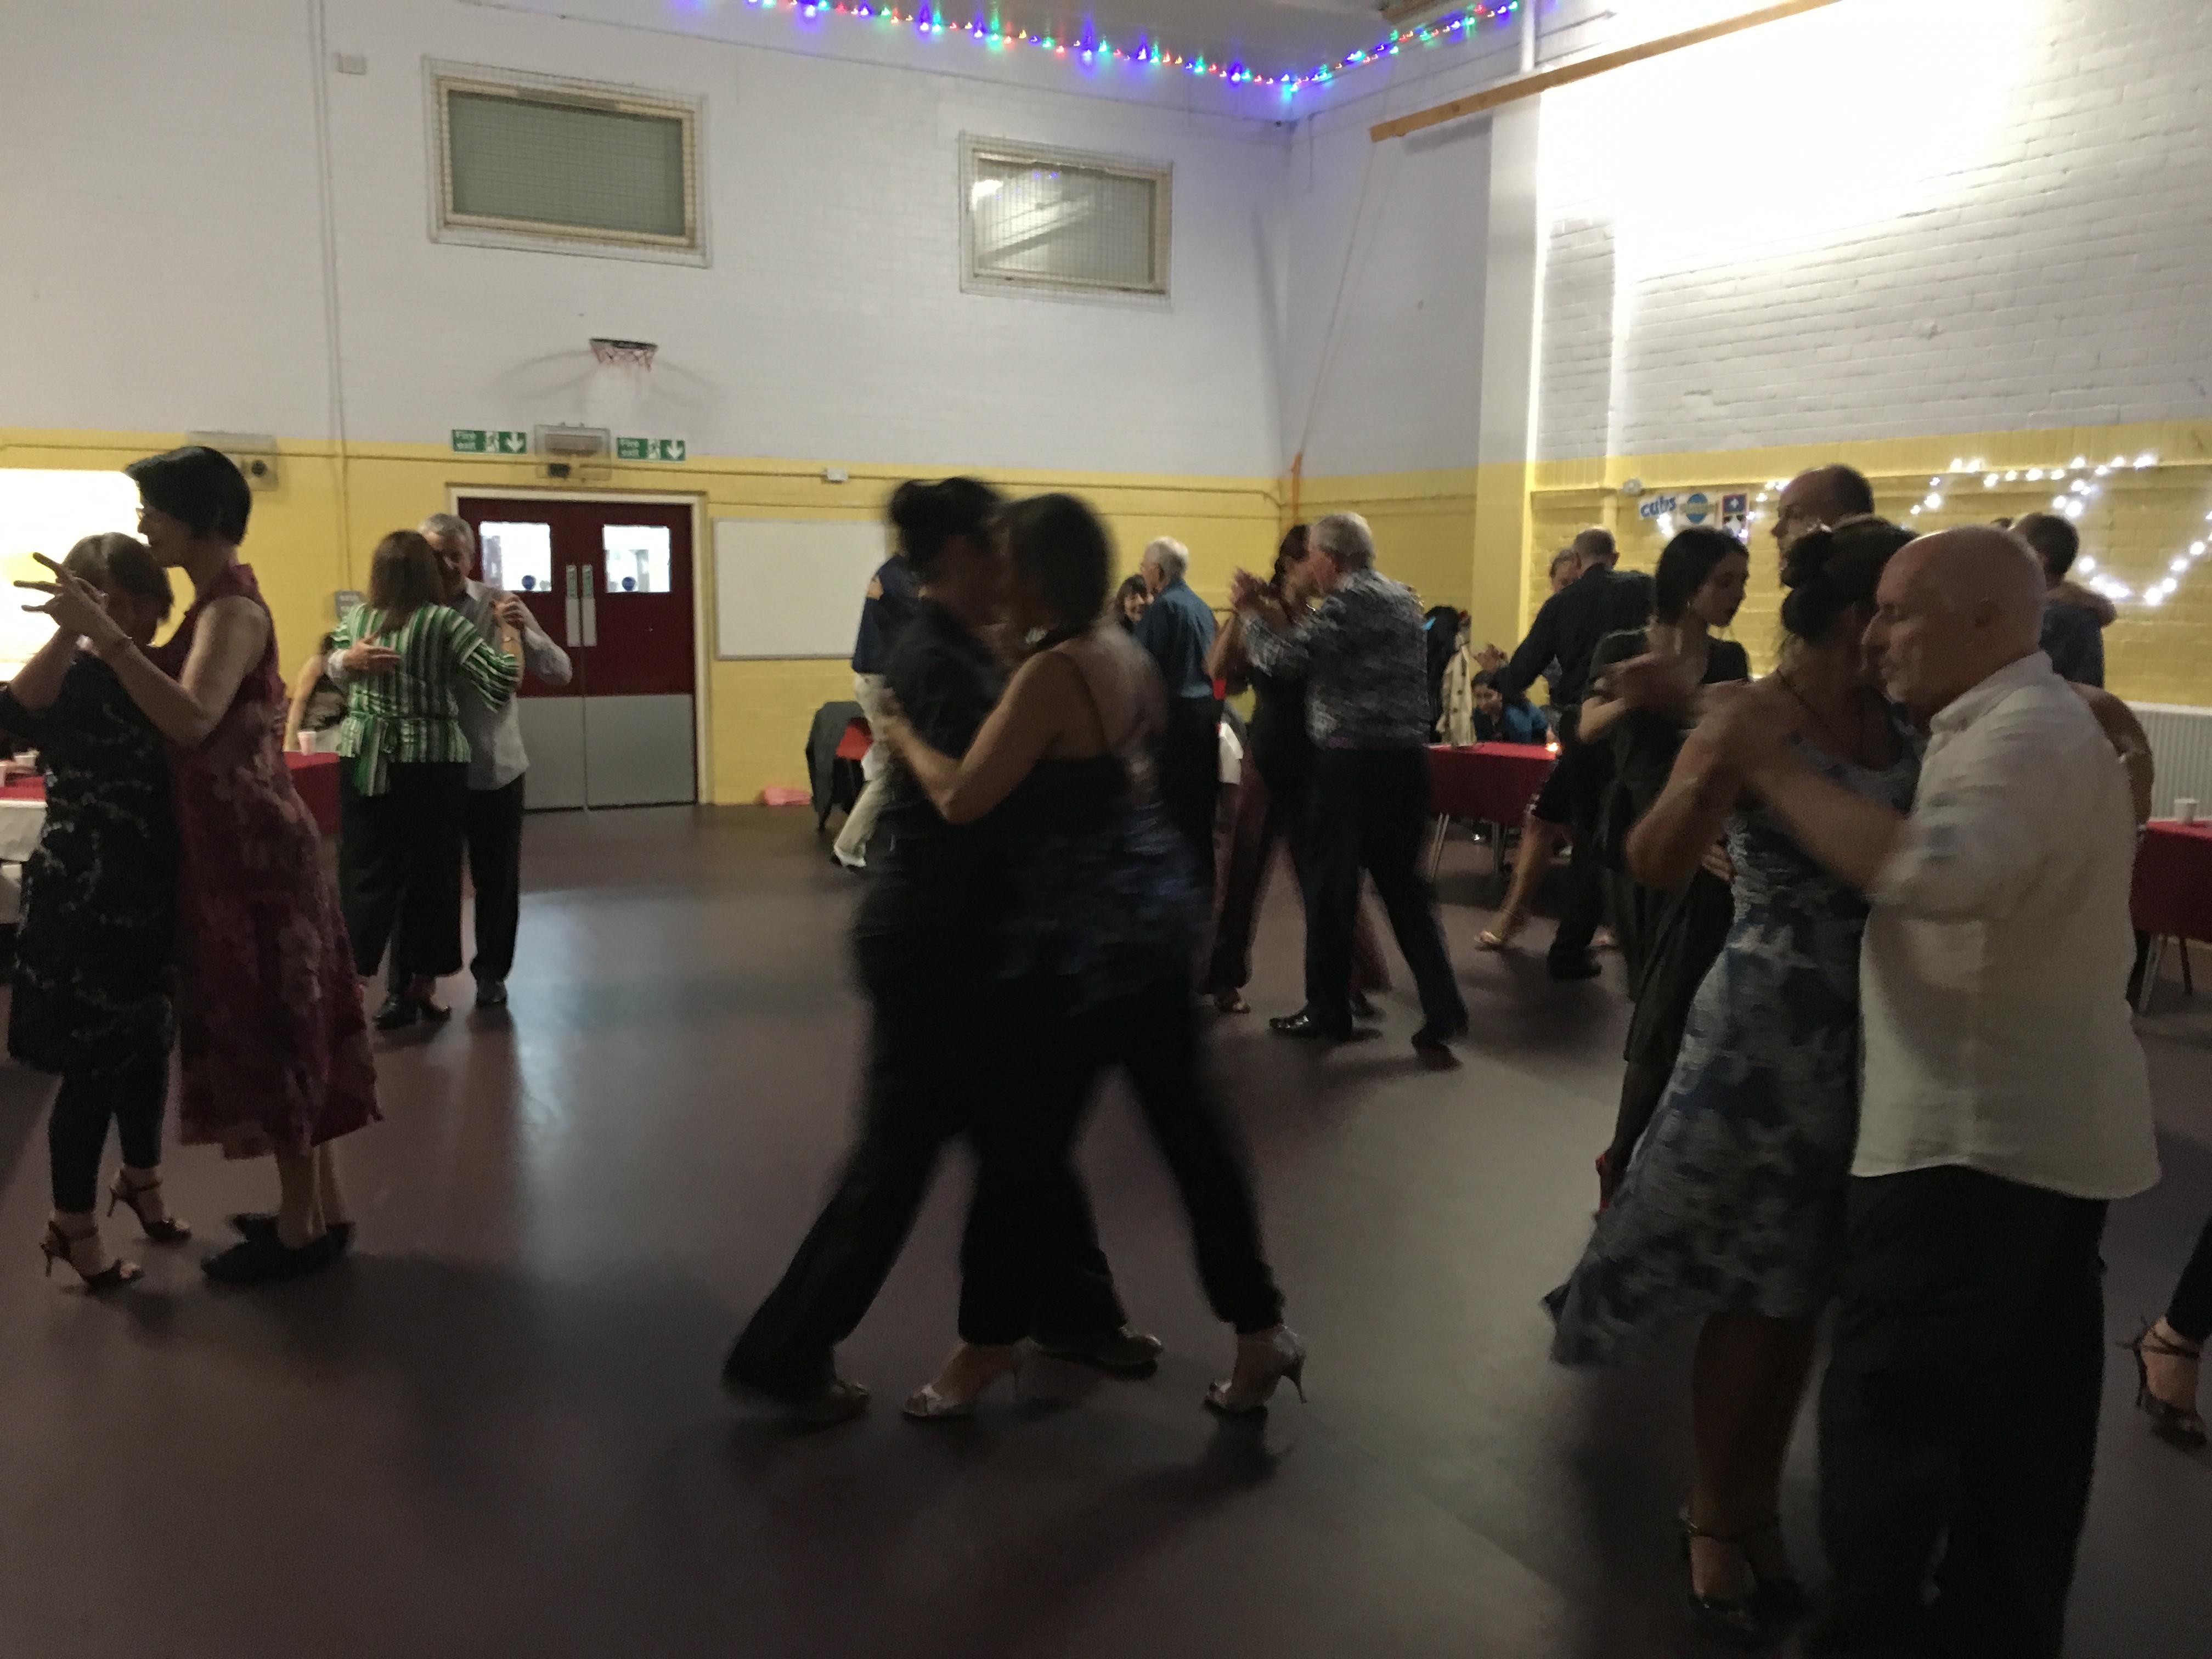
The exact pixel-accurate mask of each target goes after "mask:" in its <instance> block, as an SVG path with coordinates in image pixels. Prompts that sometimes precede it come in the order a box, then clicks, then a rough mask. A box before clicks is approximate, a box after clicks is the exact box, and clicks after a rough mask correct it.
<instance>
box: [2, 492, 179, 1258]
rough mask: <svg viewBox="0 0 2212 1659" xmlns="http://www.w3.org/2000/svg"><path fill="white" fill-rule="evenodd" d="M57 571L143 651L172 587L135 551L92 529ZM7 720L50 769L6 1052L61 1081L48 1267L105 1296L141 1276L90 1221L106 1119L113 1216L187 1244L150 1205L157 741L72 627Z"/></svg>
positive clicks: (162, 877) (157, 917) (160, 1090)
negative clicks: (114, 1151) (72, 1272)
mask: <svg viewBox="0 0 2212 1659" xmlns="http://www.w3.org/2000/svg"><path fill="white" fill-rule="evenodd" d="M41 562H45V561H41ZM61 568H64V569H66V570H67V571H69V572H70V574H72V575H75V576H79V577H82V579H83V580H86V581H88V582H90V583H92V584H93V585H94V586H96V587H98V588H99V589H100V593H101V597H102V599H103V601H104V602H105V604H106V609H107V613H108V615H109V616H111V617H113V618H114V619H115V621H116V623H117V625H118V626H119V627H120V628H121V629H123V631H124V632H125V634H126V635H129V636H130V637H131V639H132V640H134V641H137V643H138V644H139V645H140V646H142V647H143V646H145V645H147V644H149V643H151V642H152V640H153V637H154V630H155V629H156V628H158V627H160V625H161V622H162V620H163V619H164V618H165V617H167V615H168V614H169V606H170V595H169V579H168V574H167V572H166V571H164V570H163V569H162V568H161V566H160V565H159V564H157V563H155V561H154V556H153V555H152V554H151V553H149V552H148V551H147V550H146V547H145V544H143V543H142V542H139V541H137V540H135V539H133V538H131V537H129V536H123V535H106V536H89V537H87V538H85V539H84V540H83V541H81V542H79V543H78V544H76V546H75V547H73V548H71V549H70V554H69V556H68V558H67V559H65V560H64V562H63V564H62V567H61ZM0 727H4V728H5V729H6V730H7V731H9V732H13V733H15V735H16V736H18V737H20V738H24V739H25V740H27V742H29V743H31V744H34V745H36V747H37V749H38V750H39V757H40V760H41V762H43V763H44V764H45V767H46V825H45V828H44V829H43V830H42V831H41V832H40V836H39V845H38V848H37V850H36V851H35V852H33V854H31V856H30V858H29V859H28V860H27V861H26V862H25V864H24V866H23V915H22V922H21V927H20V929H19V930H18V932H17V933H16V940H15V995H14V999H13V1001H12V1004H11V1006H10V1007H9V1015H8V1052H9V1054H13V1055H14V1056H15V1058H16V1059H17V1060H21V1061H22V1062H23V1064H24V1065H26V1066H32V1067H33V1068H35V1069H37V1070H39V1071H42V1072H58V1073H60V1074H61V1079H62V1086H61V1090H60V1092H59V1093H58V1094H57V1095H56V1096H55V1097H54V1106H53V1112H52V1116H51V1117H50V1118H49V1119H48V1120H47V1124H46V1143H47V1148H48V1152H49V1154H50V1157H51V1161H52V1174H53V1193H54V1213H53V1218H52V1220H50V1221H49V1222H48V1223H47V1224H46V1237H44V1238H43V1239H42V1240H40V1249H41V1250H43V1251H44V1252H45V1254H46V1271H47V1272H48V1273H52V1271H53V1264H54V1263H55V1262H57V1261H65V1262H67V1263H68V1264H69V1265H70V1267H74V1268H75V1269H76V1272H77V1273H78V1275H79V1276H80V1277H81V1278H82V1279H83V1280H84V1283H85V1287H86V1288H87V1289H88V1290H92V1291H106V1290H112V1289H114V1288H115V1287H116V1286H117V1285H127V1284H129V1283H130V1282H131V1280H133V1279H137V1278H138V1277H140V1269H139V1268H138V1267H137V1265H136V1264H135V1263H132V1262H130V1261H122V1260H120V1259H116V1258H111V1257H110V1256H109V1255H108V1254H107V1250H106V1246H105V1245H104V1244H102V1243H101V1242H100V1224H99V1222H98V1220H97V1218H95V1216H94V1204H95V1203H96V1201H97V1200H98V1196H99V1184H100V1158H101V1155H102V1153H103V1152H105V1150H106V1144H107V1125H108V1121H109V1120H110V1119H111V1118H112V1119H113V1120H114V1122H115V1127H116V1133H117V1138H118V1139H119V1140H120V1141H121V1142H122V1149H123V1168H122V1170H121V1171H120V1173H118V1175H117V1176H116V1179H115V1184H114V1185H113V1186H112V1188H109V1193H108V1206H107V1207H108V1210H109V1212H110V1213H112V1212H113V1211H114V1209H115V1206H117V1205H118V1204H125V1205H128V1206H130V1207H131V1210H132V1211H134V1212H136V1213H137V1217H138V1221H139V1225H140V1226H141V1227H143V1229H144V1231H145V1233H146V1237H148V1238H149V1239H152V1240H153V1241H155V1243H161V1244H175V1243H181V1242H183V1241H184V1240H185V1239H187V1238H189V1237H191V1229H189V1228H187V1227H185V1226H184V1225H181V1224H179V1223H178V1222H176V1221H173V1220H172V1219H170V1218H169V1215H168V1212H167V1210H166V1209H164V1208H163V1206H162V1203H161V1112H162V1108H163V1107H164V1106H165V1105H166V1104H167V1101H168V1093H169V1048H170V1044H171V1042H172V1041H173V1037H174V1024H173V1016H172V1013H171V1010H170V1002H169V995H170V987H171V984H172V981H173V969H172V967H171V961H172V957H173V951H174V945H175V937H176V892H177V831H176V824H175V822H174V820H173V817H171V815H170V811H169V760H168V753H167V744H164V743H163V741H162V739H161V734H160V733H159V732H156V731H155V729H154V725H153V722H152V721H150V720H148V719H147V718H146V716H145V715H144V714H141V713H140V712H139V710H138V706H137V704H136V703H134V702H132V701H131V696H130V694H129V693H128V692H126V691H125V690H124V689H123V684H122V682H121V681H120V680H118V679H117V678H116V677H115V671H114V670H113V669H112V668H110V667H109V666H108V665H106V663H104V662H102V661H100V659H99V658H97V657H94V656H92V655H90V654H89V653H81V652H80V651H79V650H78V649H77V640H76V636H75V635H72V634H69V633H66V632H57V633H56V634H55V635H54V637H53V638H52V640H50V641H47V642H46V645H45V646H44V647H42V648H41V649H40V652H39V653H38V655H37V656H35V657H33V659H31V661H30V662H29V663H28V664H27V665H26V666H25V667H24V669H23V671H22V672H21V674H19V675H17V676H16V677H15V681H14V683H13V684H10V685H9V686H7V687H5V688H0Z"/></svg>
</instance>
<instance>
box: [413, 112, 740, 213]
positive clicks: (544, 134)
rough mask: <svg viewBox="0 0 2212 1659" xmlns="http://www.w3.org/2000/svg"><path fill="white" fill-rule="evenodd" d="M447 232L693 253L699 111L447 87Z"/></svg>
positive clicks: (443, 132)
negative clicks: (492, 233) (470, 231)
mask: <svg viewBox="0 0 2212 1659" xmlns="http://www.w3.org/2000/svg"><path fill="white" fill-rule="evenodd" d="M437 98H438V119H439V131H440V136H441V138H442V140H443V143H441V152H442V160H443V164H444V174H445V177H444V179H443V180H442V181H441V182H442V185H443V192H442V193H443V200H442V202H441V213H440V224H441V228H450V227H459V228H474V229H479V230H488V231H499V232H511V233H517V234H523V235H527V236H534V237H541V238H549V239H556V240H574V241H580V242H588V243H594V244H599V245H602V246H631V247H637V248H656V249H671V250H687V249H696V248H697V247H698V246H699V245H700V244H699V234H698V211H697V203H698V178H697V144H696V131H695V124H696V112H695V111H694V110H693V109H692V108H691V107H690V106H685V105H681V104H667V105H660V104H655V103H653V102H651V101H649V100H642V99H635V98H629V97H615V96H600V95H587V94H580V93H579V94H568V93H566V92H562V91H557V90H551V89H545V88H537V87H532V86H528V85H522V84H517V85H512V86H506V85H500V84H498V83H495V82H476V81H462V80H441V82H439V83H438V88H437Z"/></svg>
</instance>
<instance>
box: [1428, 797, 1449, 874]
mask: <svg viewBox="0 0 2212 1659" xmlns="http://www.w3.org/2000/svg"><path fill="white" fill-rule="evenodd" d="M1449 829H1451V820H1450V819H1449V817H1445V816H1444V815H1443V813H1441V812H1439V813H1437V829H1436V833H1435V835H1433V836H1431V837H1430V838H1429V879H1430V880H1431V881H1434V880H1435V879H1436V878H1437V871H1439V870H1441V869H1443V865H1444V836H1445V835H1446V833H1447V832H1448V831H1449Z"/></svg>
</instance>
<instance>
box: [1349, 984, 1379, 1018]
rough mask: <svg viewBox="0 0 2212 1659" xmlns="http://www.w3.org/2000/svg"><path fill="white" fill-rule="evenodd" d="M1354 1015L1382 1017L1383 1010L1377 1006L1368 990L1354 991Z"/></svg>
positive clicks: (1359, 1016)
mask: <svg viewBox="0 0 2212 1659" xmlns="http://www.w3.org/2000/svg"><path fill="white" fill-rule="evenodd" d="M1352 1018H1354V1019H1380V1018H1383V1011H1382V1010H1381V1009H1380V1008H1377V1007H1376V1006H1375V1003H1374V1001H1373V1000H1372V999H1371V998H1370V997H1369V996H1368V994H1367V993H1366V992H1364V991H1354V992H1353V993H1352Z"/></svg>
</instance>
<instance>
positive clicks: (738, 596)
mask: <svg viewBox="0 0 2212 1659" xmlns="http://www.w3.org/2000/svg"><path fill="white" fill-rule="evenodd" d="M889 551H890V544H889V538H887V536H886V535H885V532H884V525H883V523H882V521H881V520H875V519H862V520H852V519H842V520H840V519H832V520H821V519H813V520H778V519H717V520H714V621H715V632H714V654H715V655H716V656H718V657H720V658H722V659H725V660H727V659H732V658H762V657H770V658H791V657H831V658H836V657H849V656H851V655H852V654H853V640H854V635H855V634H856V633H857V632H858V631H859V629H860V604H861V601H862V600H863V599H866V597H867V590H868V580H869V578H870V577H872V576H873V575H874V574H876V567H877V566H878V565H880V564H881V563H883V562H884V559H885V558H886V557H888V556H889Z"/></svg>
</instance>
